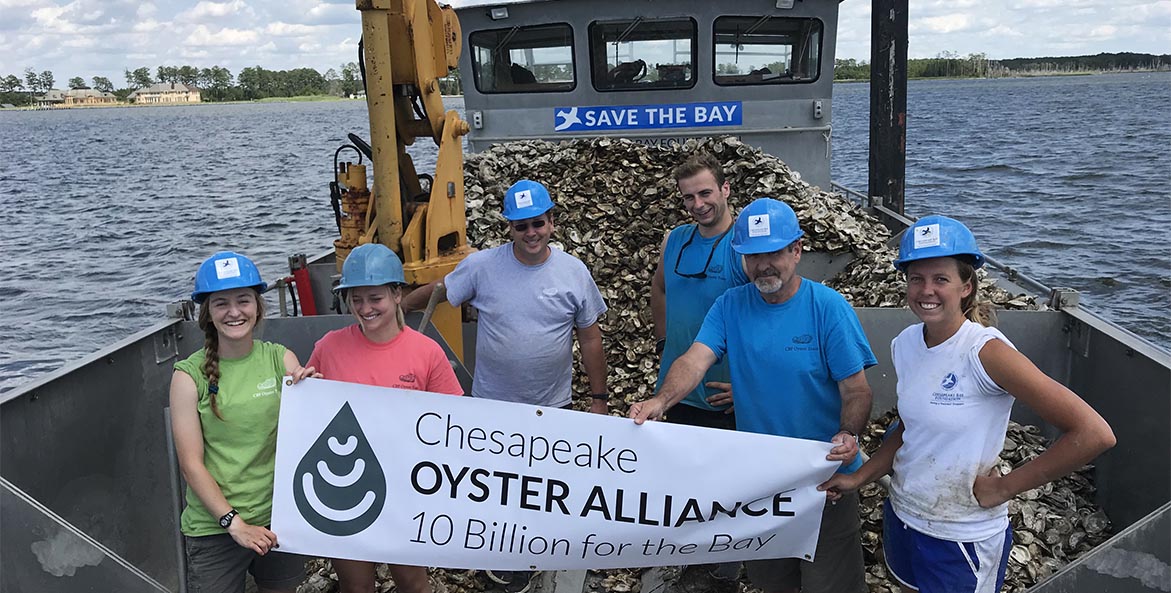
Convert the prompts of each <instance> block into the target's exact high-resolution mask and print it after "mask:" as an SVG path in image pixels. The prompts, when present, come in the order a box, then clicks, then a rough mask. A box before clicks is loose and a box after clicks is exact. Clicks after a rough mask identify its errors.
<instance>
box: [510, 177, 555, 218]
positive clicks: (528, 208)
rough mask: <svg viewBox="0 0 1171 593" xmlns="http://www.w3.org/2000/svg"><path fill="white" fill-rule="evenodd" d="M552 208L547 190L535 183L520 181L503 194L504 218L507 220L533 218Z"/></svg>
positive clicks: (551, 200)
mask: <svg viewBox="0 0 1171 593" xmlns="http://www.w3.org/2000/svg"><path fill="white" fill-rule="evenodd" d="M552 208H553V199H552V198H550V197H549V190H547V189H545V186H543V185H541V184H540V183H537V182H536V181H529V180H528V179H521V180H520V181H517V182H516V183H514V184H512V187H510V188H508V191H507V192H505V193H504V218H507V219H508V220H524V219H526V218H533V217H536V216H540V215H542V214H544V213H546V212H548V211H549V210H551V209H552Z"/></svg>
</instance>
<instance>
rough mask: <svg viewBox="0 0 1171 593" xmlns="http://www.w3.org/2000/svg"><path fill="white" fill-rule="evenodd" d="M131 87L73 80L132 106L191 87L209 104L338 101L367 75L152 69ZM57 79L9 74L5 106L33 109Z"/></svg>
mask: <svg viewBox="0 0 1171 593" xmlns="http://www.w3.org/2000/svg"><path fill="white" fill-rule="evenodd" d="M125 78H126V86H125V87H122V88H115V85H114V83H113V82H112V81H111V80H110V79H109V78H106V77H104V76H95V77H93V78H91V79H90V83H89V84H87V83H86V80H85V79H84V78H82V77H80V76H75V77H73V78H70V79H69V82H68V84H69V88H70V89H86V88H92V89H95V90H98V91H104V92H107V93H113V94H114V95H115V96H116V97H118V99H119V100H126V98H127V96H129V95H130V93H132V92H134V91H135V90H138V89H143V88H148V87H150V86H152V85H155V84H160V83H163V84H166V83H175V84H185V85H188V86H193V87H196V88H198V89H200V91H201V96H202V98H203V100H204V101H248V100H254V99H264V98H267V97H297V96H306V95H334V96H339V97H345V96H351V95H356V94H358V93H360V92H361V91H362V78H361V72H360V70H359V69H358V64H357V63H355V62H349V63H346V64H342V65H341V67H340V69H337V70H335V69H333V68H330V69H328V70H326V71H325V74H322V73H320V72H318V71H317V70H314V69H313V68H295V69H293V70H268V69H265V68H262V67H260V66H251V67H248V68H244V69H243V70H241V71H240V73H239V74H238V75H235V76H233V75H232V72H231V71H230V70H228V69H227V68H222V67H220V66H212V67H210V68H197V67H195V66H159V67H158V68H156V69H155V70H154V71H151V69H150V68H149V67H147V66H143V67H141V68H136V69H134V70H131V69H129V68H127V69H126V71H125ZM54 83H55V78H54V77H53V73H52V72H50V71H48V70H45V71H43V72H40V73H39V74H38V73H37V72H36V71H34V70H33V69H32V68H26V69H25V71H24V77H23V78H21V77H19V76H17V75H15V74H9V75H8V76H5V77H0V103H11V104H13V105H29V104H33V103H35V102H36V100H37V97H39V96H43V95H44V94H45V93H47V92H48V91H49V90H51V89H53V86H54Z"/></svg>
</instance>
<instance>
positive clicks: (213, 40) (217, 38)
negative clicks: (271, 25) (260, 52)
mask: <svg viewBox="0 0 1171 593" xmlns="http://www.w3.org/2000/svg"><path fill="white" fill-rule="evenodd" d="M259 39H260V35H259V34H258V33H257V32H256V31H250V30H246V29H230V28H227V27H225V28H223V29H220V30H219V31H214V32H213V31H211V30H210V29H208V28H207V26H206V25H199V26H198V27H195V29H194V30H192V31H191V34H190V35H188V36H187V39H185V40H184V41H183V43H185V44H187V45H194V46H196V47H198V46H204V45H206V46H220V45H230V46H241V45H253V44H255V43H256V42H257V40H259Z"/></svg>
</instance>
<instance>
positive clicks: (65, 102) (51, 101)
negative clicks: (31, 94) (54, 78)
mask: <svg viewBox="0 0 1171 593" xmlns="http://www.w3.org/2000/svg"><path fill="white" fill-rule="evenodd" d="M34 103H35V106H36V107H41V108H44V107H80V106H83V105H86V106H88V105H116V104H117V103H118V97H115V96H114V94H113V93H107V92H105V91H99V90H95V89H91V88H81V89H69V90H67V91H62V90H58V89H49V90H48V91H47V92H46V93H45V94H43V95H38V96H37V97H36V98H35V100H34Z"/></svg>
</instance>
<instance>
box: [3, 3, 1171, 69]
mask: <svg viewBox="0 0 1171 593" xmlns="http://www.w3.org/2000/svg"><path fill="white" fill-rule="evenodd" d="M807 1H822V0H807ZM453 4H454V5H456V6H466V5H472V4H488V2H484V1H483V0H456V1H455V2H453ZM910 10H911V21H910V55H911V57H913V58H915V57H932V56H936V55H938V54H939V53H940V52H944V51H951V52H957V53H959V54H961V55H967V54H970V53H978V52H983V53H985V54H986V55H987V56H988V57H990V58H994V59H995V58H1013V57H1036V56H1054V55H1058V56H1061V55H1080V54H1093V53H1098V52H1121V51H1133V52H1143V53H1171V0H1155V1H1150V0H911V3H910ZM360 29H361V26H360V17H359V14H358V12H357V10H355V8H354V2H353V0H224V1H222V2H220V1H211V0H200V1H198V2H194V1H190V0H72V1H70V0H0V76H4V75H7V74H16V75H17V76H21V75H22V73H23V71H24V69H25V68H26V67H32V68H34V69H35V70H37V71H38V72H39V71H41V70H51V71H52V72H53V74H54V76H55V78H56V81H57V85H56V86H58V87H64V86H65V81H67V80H68V79H69V78H71V77H74V76H81V77H83V78H85V79H86V80H87V81H88V80H89V79H90V78H91V77H93V76H106V77H108V78H110V79H111V81H113V83H114V84H115V86H119V87H121V86H124V85H125V77H124V76H123V72H124V71H125V70H126V69H128V68H129V69H134V68H137V67H140V66H148V67H150V69H151V72H152V73H153V72H154V71H155V69H156V67H157V66H159V65H163V64H165V65H175V66H179V65H188V64H189V65H192V66H197V67H208V66H214V65H219V66H223V67H226V68H228V69H229V70H231V71H232V73H233V74H236V73H238V72H239V71H240V69H241V68H244V67H246V66H256V65H259V66H263V67H265V68H268V69H271V70H285V69H290V68H298V67H306V66H307V67H311V68H316V69H317V70H318V71H320V72H323V73H324V72H325V70H326V69H328V68H338V67H339V66H340V64H342V63H344V62H348V61H352V60H354V59H355V56H356V45H357V41H358V36H359V35H360ZM838 39H839V41H838V48H837V56H838V57H839V58H858V59H868V57H869V53H870V50H869V43H870V2H869V1H868V0H846V1H845V2H843V3H842V4H841V22H840V31H839V35H838Z"/></svg>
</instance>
